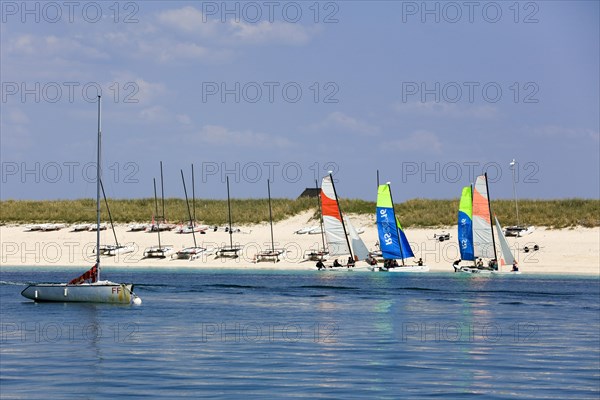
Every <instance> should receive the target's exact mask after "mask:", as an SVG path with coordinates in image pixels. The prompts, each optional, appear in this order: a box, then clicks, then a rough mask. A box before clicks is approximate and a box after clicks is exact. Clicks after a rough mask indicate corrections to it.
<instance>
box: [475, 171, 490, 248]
mask: <svg viewBox="0 0 600 400" xmlns="http://www.w3.org/2000/svg"><path fill="white" fill-rule="evenodd" d="M473 248H474V252H475V257H482V258H495V254H494V253H495V251H494V245H493V237H492V220H491V216H490V205H489V199H488V189H487V178H486V176H485V175H480V176H478V177H477V180H476V181H475V187H474V190H473Z"/></svg>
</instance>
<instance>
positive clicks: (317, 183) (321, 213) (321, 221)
mask: <svg viewBox="0 0 600 400" xmlns="http://www.w3.org/2000/svg"><path fill="white" fill-rule="evenodd" d="M315 186H316V188H317V190H318V191H319V194H318V195H317V207H318V209H319V223H320V225H321V240H322V241H323V253H325V231H324V230H323V211H322V210H321V189H320V188H319V182H318V181H317V180H316V179H315Z"/></svg>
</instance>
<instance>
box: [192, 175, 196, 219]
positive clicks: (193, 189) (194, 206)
mask: <svg viewBox="0 0 600 400" xmlns="http://www.w3.org/2000/svg"><path fill="white" fill-rule="evenodd" d="M192 207H193V210H194V213H193V216H194V219H193V221H194V222H192V228H193V227H194V226H195V225H196V184H195V182H194V164H192Z"/></svg>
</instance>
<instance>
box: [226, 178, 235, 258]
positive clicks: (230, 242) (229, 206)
mask: <svg viewBox="0 0 600 400" xmlns="http://www.w3.org/2000/svg"><path fill="white" fill-rule="evenodd" d="M225 178H226V179H227V210H228V215H229V248H231V249H233V232H232V231H231V202H230V200H229V177H228V176H226V177H225Z"/></svg>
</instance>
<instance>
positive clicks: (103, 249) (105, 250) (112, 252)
mask: <svg viewBox="0 0 600 400" xmlns="http://www.w3.org/2000/svg"><path fill="white" fill-rule="evenodd" d="M100 188H101V189H102V197H104V204H106V212H107V213H108V219H109V221H110V227H111V229H112V232H113V236H114V237H115V244H104V245H102V246H100V254H101V255H104V256H116V255H118V254H127V253H133V252H134V251H135V245H134V244H133V243H127V244H119V240H117V232H116V231H115V224H114V223H113V219H112V214H111V212H110V207H109V206H108V200H107V199H106V193H105V192H104V185H103V184H102V181H100Z"/></svg>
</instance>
